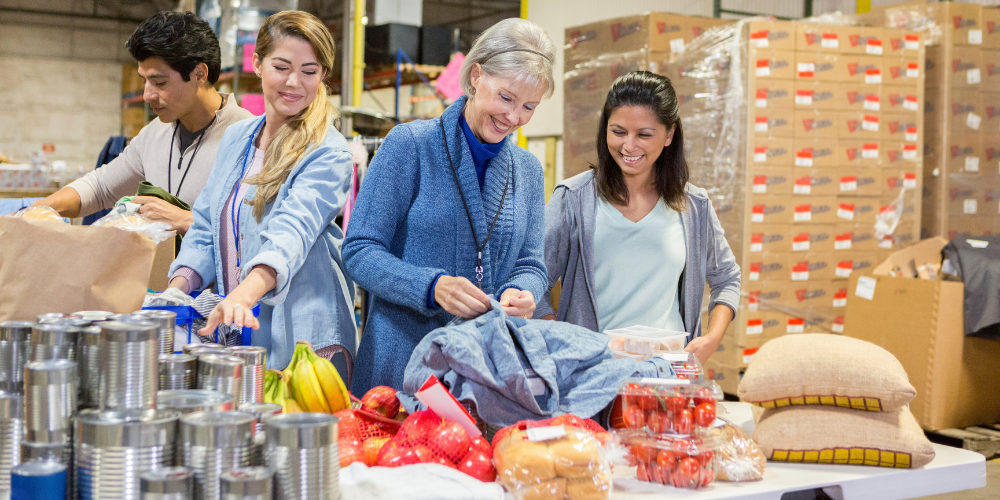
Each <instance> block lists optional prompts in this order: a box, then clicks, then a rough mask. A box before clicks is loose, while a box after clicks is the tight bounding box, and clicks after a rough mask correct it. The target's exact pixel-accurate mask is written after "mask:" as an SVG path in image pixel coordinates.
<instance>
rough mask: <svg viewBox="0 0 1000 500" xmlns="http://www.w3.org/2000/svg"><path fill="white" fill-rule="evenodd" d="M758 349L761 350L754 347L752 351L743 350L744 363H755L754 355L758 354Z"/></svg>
mask: <svg viewBox="0 0 1000 500" xmlns="http://www.w3.org/2000/svg"><path fill="white" fill-rule="evenodd" d="M757 349H759V347H754V348H752V349H743V362H744V363H749V362H751V361H753V355H754V354H757Z"/></svg>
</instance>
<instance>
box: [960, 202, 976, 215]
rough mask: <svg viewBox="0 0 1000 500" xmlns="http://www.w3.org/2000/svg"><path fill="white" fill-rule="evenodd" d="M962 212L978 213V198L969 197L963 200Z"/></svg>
mask: <svg viewBox="0 0 1000 500" xmlns="http://www.w3.org/2000/svg"><path fill="white" fill-rule="evenodd" d="M962 212H964V213H967V214H974V213H976V200H974V199H969V200H965V201H964V202H962Z"/></svg>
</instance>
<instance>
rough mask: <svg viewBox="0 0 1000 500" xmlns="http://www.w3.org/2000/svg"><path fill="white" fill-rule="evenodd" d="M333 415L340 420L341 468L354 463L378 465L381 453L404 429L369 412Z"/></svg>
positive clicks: (348, 411) (345, 412)
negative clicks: (400, 429)
mask: <svg viewBox="0 0 1000 500" xmlns="http://www.w3.org/2000/svg"><path fill="white" fill-rule="evenodd" d="M333 415H334V416H335V417H337V418H339V419H340V423H339V425H338V429H337V430H338V433H339V437H340V440H339V441H338V446H339V451H340V466H341V467H346V466H348V465H350V464H351V463H353V462H364V463H365V465H368V466H374V465H376V464H377V462H378V452H379V451H380V450H381V449H382V447H383V446H384V445H385V443H387V442H388V441H389V440H390V439H392V437H393V436H395V435H396V433H397V432H399V428H400V426H401V425H402V422H399V421H397V420H392V419H388V418H385V417H383V416H381V415H379V414H377V413H372V412H370V411H367V410H350V409H349V410H340V411H338V412H336V413H334V414H333Z"/></svg>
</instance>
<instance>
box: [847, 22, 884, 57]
mask: <svg viewBox="0 0 1000 500" xmlns="http://www.w3.org/2000/svg"><path fill="white" fill-rule="evenodd" d="M838 28H839V31H840V32H841V33H842V34H843V35H844V38H845V41H846V42H847V43H846V44H845V45H844V46H843V47H841V50H840V52H841V53H842V54H865V55H870V56H882V55H885V52H886V51H885V47H884V43H883V40H884V39H885V30H884V29H883V28H880V27H877V26H839V27H838Z"/></svg>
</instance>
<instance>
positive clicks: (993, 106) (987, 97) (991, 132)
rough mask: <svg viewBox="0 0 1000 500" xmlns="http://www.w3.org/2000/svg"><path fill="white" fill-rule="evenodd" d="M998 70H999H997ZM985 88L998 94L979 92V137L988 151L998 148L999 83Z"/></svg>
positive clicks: (999, 142) (999, 120) (999, 132)
mask: <svg viewBox="0 0 1000 500" xmlns="http://www.w3.org/2000/svg"><path fill="white" fill-rule="evenodd" d="M998 69H1000V68H998ZM987 88H991V89H996V90H997V91H998V92H981V93H980V94H979V95H980V96H981V98H982V100H983V122H982V124H981V125H980V126H979V135H980V137H982V138H983V139H984V140H986V141H987V142H984V144H983V147H984V150H985V148H986V146H989V147H990V149H991V150H992V149H996V146H1000V140H998V139H1000V138H998V136H1000V83H998V84H997V85H991V86H989V87H987Z"/></svg>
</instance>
